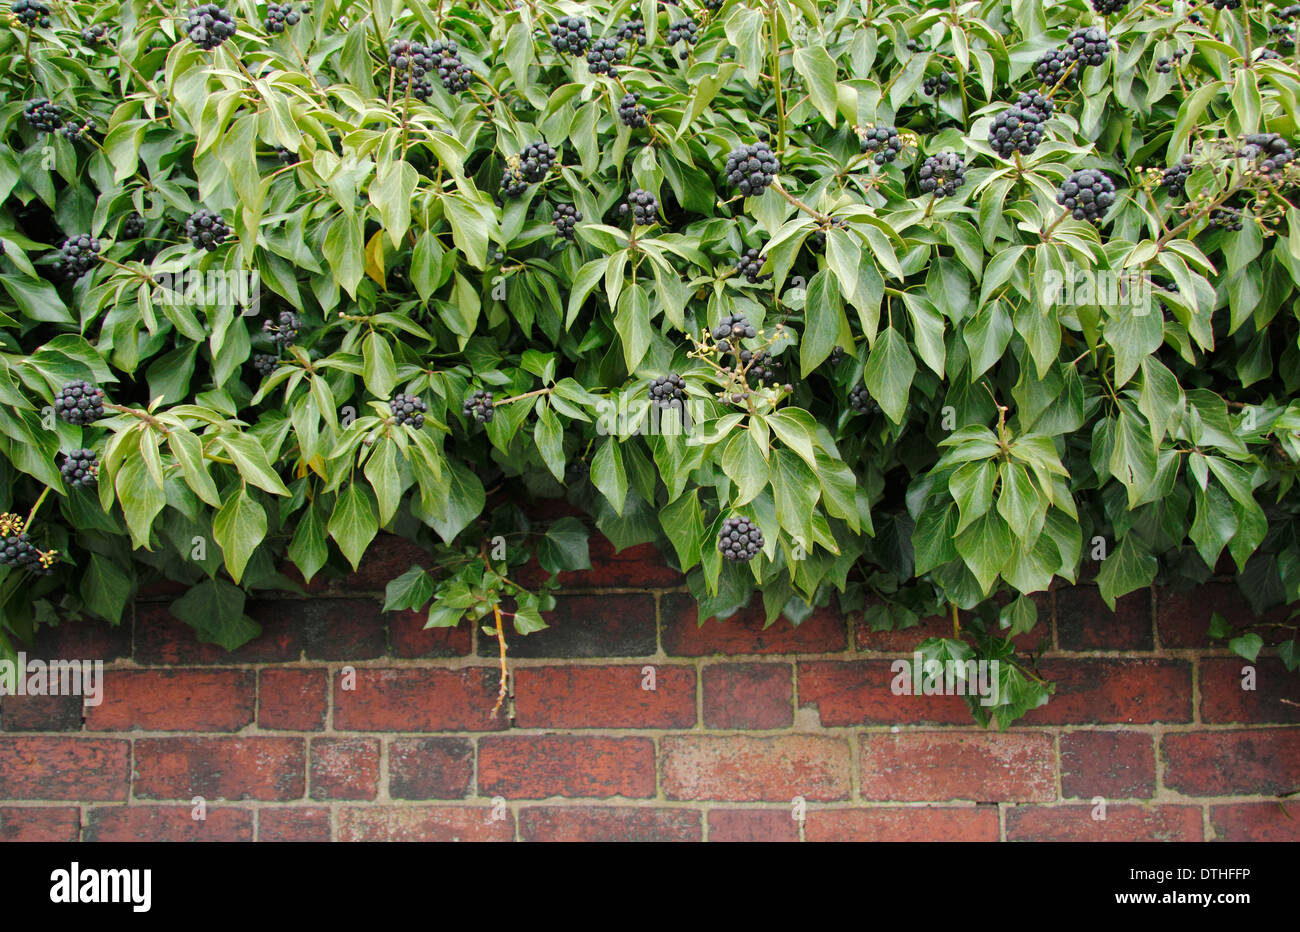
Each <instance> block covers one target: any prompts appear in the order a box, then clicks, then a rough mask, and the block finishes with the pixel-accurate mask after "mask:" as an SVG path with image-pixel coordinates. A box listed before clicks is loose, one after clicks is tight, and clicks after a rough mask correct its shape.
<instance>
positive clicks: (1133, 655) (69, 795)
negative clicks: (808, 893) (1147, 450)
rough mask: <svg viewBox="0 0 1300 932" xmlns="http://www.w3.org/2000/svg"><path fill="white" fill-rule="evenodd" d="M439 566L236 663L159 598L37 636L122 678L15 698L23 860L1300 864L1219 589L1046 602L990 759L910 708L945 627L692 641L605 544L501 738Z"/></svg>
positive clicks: (336, 606)
mask: <svg viewBox="0 0 1300 932" xmlns="http://www.w3.org/2000/svg"><path fill="white" fill-rule="evenodd" d="M418 559H419V554H418V553H415V552H412V550H411V549H410V548H409V547H408V546H407V545H404V544H401V543H399V542H396V541H392V542H389V543H388V544H387V545H386V546H385V547H384V548H382V549H381V550H379V551H378V552H377V553H376V555H375V556H374V557H373V558H371V559H369V560H368V562H367V563H366V564H365V565H363V567H362V571H361V572H360V573H359V574H358V575H357V576H355V577H353V578H351V579H349V580H346V581H343V582H339V583H335V584H332V585H317V586H313V587H312V588H311V589H310V591H309V592H308V594H307V596H306V597H305V598H283V599H276V600H268V601H263V602H260V603H256V604H254V605H253V607H252V609H251V612H252V614H254V615H255V616H256V617H257V619H258V620H259V621H260V622H261V623H262V624H263V625H264V628H265V634H264V635H263V636H262V637H261V638H259V639H258V640H256V641H254V642H252V643H250V644H248V645H246V646H245V647H243V648H241V649H240V650H238V651H236V652H235V653H233V654H228V653H226V652H225V651H224V650H221V649H219V648H215V647H212V646H209V645H203V644H199V643H198V642H197V641H196V640H195V639H194V637H193V635H192V633H191V632H190V630H189V629H188V628H187V627H185V626H184V625H182V624H180V623H179V622H177V621H175V620H174V619H172V618H171V617H170V616H169V614H168V612H167V608H166V606H167V598H168V596H162V595H156V596H155V597H154V600H142V601H140V602H138V603H137V604H136V605H135V608H134V613H133V616H132V619H131V622H130V623H124V624H123V625H122V626H121V627H118V628H108V627H107V626H96V625H91V624H84V623H82V624H69V625H64V626H61V627H59V628H54V629H46V630H45V631H43V633H42V634H41V637H40V640H39V642H38V643H37V644H35V645H31V646H29V647H28V655H29V657H32V658H40V659H53V658H91V659H94V658H101V659H103V660H105V661H106V662H107V673H106V682H105V697H104V701H103V703H102V704H101V705H99V706H96V707H87V708H84V709H83V707H82V704H81V700H80V699H79V698H78V697H57V698H37V697H23V698H14V697H8V698H4V699H3V700H0V703H2V704H0V839H3V840H9V841H24V840H53V841H70V840H76V839H83V840H135V839H176V840H215V839H230V840H261V841H274V840H326V839H336V840H351V839H404V840H427V839H451V838H460V839H484V840H488V839H491V840H511V839H515V840H547V839H606V838H616V839H710V840H714V839H728V840H731V839H763V840H782V841H794V840H799V839H807V840H873V839H889V840H895V839H949V838H952V839H979V840H997V839H1004V840H1019V839H1178V840H1184V839H1185V840H1201V839H1206V840H1210V839H1232V840H1252V839H1254V840H1291V841H1295V840H1300V801H1297V802H1291V803H1288V804H1285V805H1286V806H1287V807H1289V808H1290V810H1291V812H1290V813H1287V812H1286V811H1285V810H1284V804H1283V803H1281V802H1279V801H1278V799H1277V797H1278V796H1279V795H1283V794H1287V793H1293V792H1295V791H1296V790H1298V789H1300V677H1296V676H1294V675H1289V674H1287V673H1286V672H1285V671H1284V670H1283V669H1282V667H1281V664H1280V663H1279V662H1277V661H1276V660H1274V659H1270V658H1267V657H1261V659H1260V662H1259V663H1258V664H1257V665H1256V676H1257V685H1258V688H1257V689H1256V690H1255V691H1253V692H1252V691H1243V690H1242V689H1241V669H1242V667H1243V666H1244V662H1243V661H1241V660H1240V659H1238V658H1235V657H1231V656H1229V655H1227V654H1226V653H1225V652H1223V651H1215V650H1209V649H1207V647H1206V641H1207V639H1206V636H1205V630H1206V626H1207V624H1208V620H1209V614H1210V612H1211V611H1212V610H1218V611H1221V612H1224V613H1225V614H1226V615H1228V617H1230V618H1234V619H1237V620H1241V619H1243V618H1244V617H1247V615H1248V612H1249V610H1248V608H1247V607H1246V605H1245V604H1244V602H1242V601H1241V600H1240V599H1239V598H1238V597H1237V596H1236V594H1235V587H1233V586H1231V585H1230V584H1228V583H1212V584H1209V585H1207V586H1205V587H1202V588H1201V589H1200V590H1198V591H1196V592H1193V593H1186V594H1174V593H1168V592H1164V591H1156V592H1143V593H1137V594H1134V595H1132V596H1129V597H1128V598H1126V599H1124V600H1122V602H1121V604H1120V605H1119V610H1118V612H1117V613H1114V614H1112V613H1110V612H1109V611H1108V610H1107V609H1106V608H1105V606H1104V605H1103V604H1102V602H1101V600H1100V599H1099V598H1098V597H1097V595H1096V593H1095V591H1094V590H1091V589H1089V588H1087V587H1080V588H1074V589H1070V588H1065V589H1061V590H1058V591H1057V592H1055V593H1053V594H1051V595H1049V596H1047V597H1045V598H1044V599H1043V600H1042V602H1041V603H1040V604H1041V608H1042V611H1041V612H1040V617H1042V618H1045V619H1046V622H1040V625H1039V628H1038V629H1036V630H1035V632H1034V635H1035V636H1038V637H1042V638H1049V639H1050V642H1049V644H1048V648H1047V653H1046V655H1045V656H1046V661H1045V667H1046V670H1047V672H1048V674H1049V675H1050V676H1051V678H1052V679H1054V680H1055V681H1056V683H1057V696H1056V697H1055V698H1054V699H1053V701H1052V702H1051V704H1050V705H1049V706H1047V707H1046V708H1044V709H1039V710H1036V711H1035V712H1033V713H1031V714H1030V715H1029V716H1027V717H1026V718H1025V719H1023V720H1022V721H1021V722H1019V723H1017V724H1016V725H1015V726H1014V727H1012V728H1010V729H1008V730H1007V731H1006V732H1003V733H998V732H988V731H984V730H982V729H980V728H978V727H976V726H975V725H973V724H972V723H971V721H970V718H969V716H968V715H967V712H966V709H965V706H964V705H963V703H962V701H961V700H960V699H958V698H954V697H931V698H914V697H899V696H894V695H893V694H892V693H891V692H890V690H889V682H890V673H889V663H890V659H891V658H892V657H895V656H901V655H904V654H906V653H907V652H909V651H910V650H911V649H912V647H913V646H914V645H915V644H916V643H918V642H919V640H920V639H921V638H922V637H925V636H927V635H929V634H932V633H933V634H942V633H944V630H945V625H944V623H943V622H941V621H940V620H939V619H934V620H933V621H932V622H930V623H927V624H925V625H923V626H922V627H921V628H920V629H912V630H909V631H905V632H890V633H871V632H869V631H866V630H863V629H861V628H855V627H854V626H853V625H852V624H849V623H847V622H846V621H845V620H844V619H843V618H841V617H840V616H839V615H838V614H837V613H836V612H835V611H831V610H823V611H819V612H817V613H816V614H815V615H814V616H813V617H812V618H811V619H809V620H808V621H807V622H805V623H804V624H803V625H801V626H800V627H798V628H794V627H792V626H791V625H789V624H788V623H786V622H785V621H783V620H782V621H780V622H778V623H777V624H776V625H774V626H772V627H771V628H768V629H766V630H764V629H763V627H762V620H761V617H758V615H757V614H755V613H751V614H749V615H747V616H746V617H744V618H740V619H732V620H730V621H728V622H721V623H720V622H716V621H710V622H708V623H707V624H705V625H704V626H703V627H702V628H701V627H697V625H696V623H695V610H694V605H693V603H692V601H691V599H690V597H689V596H688V595H687V594H686V593H685V592H684V591H683V589H682V587H681V585H680V579H679V578H678V577H677V576H676V575H675V574H674V573H673V572H672V571H671V570H669V569H667V568H666V567H664V566H663V565H662V564H661V563H660V562H659V560H658V558H657V556H656V554H655V552H654V551H653V550H652V549H651V548H649V547H640V548H633V549H631V550H629V551H625V552H623V553H621V554H612V553H610V552H609V548H608V546H607V545H601V544H599V543H596V544H595V545H594V547H593V562H594V563H595V565H596V569H594V570H592V571H590V572H583V573H573V574H568V576H567V577H566V580H565V582H566V586H565V588H564V589H563V594H562V595H561V596H559V605H558V607H557V609H556V611H555V612H554V614H553V616H552V617H551V618H550V619H549V620H550V622H551V624H552V627H551V628H550V629H549V630H546V631H543V632H541V633H539V634H535V635H532V636H530V637H528V638H518V637H512V638H510V656H511V663H512V669H513V670H514V686H513V697H512V701H511V704H510V708H509V710H508V711H509V714H506V713H505V712H503V714H502V715H501V716H500V717H498V718H495V719H493V718H491V717H489V711H490V710H491V708H492V705H493V703H494V701H495V698H496V690H497V683H496V677H497V671H496V666H495V664H496V660H495V652H496V644H495V641H494V640H492V639H490V638H485V637H482V636H481V635H479V634H477V633H476V632H474V631H472V630H471V629H470V627H469V626H468V625H465V626H463V627H461V628H460V629H455V630H432V631H425V630H422V627H421V625H422V619H420V618H418V617H415V616H413V615H411V614H410V613H398V614H391V615H388V616H385V615H384V614H383V613H381V611H380V603H379V601H378V595H379V593H380V592H381V591H382V588H383V585H384V583H385V582H386V581H387V580H388V579H389V578H391V577H392V576H394V575H396V574H397V573H400V572H401V571H403V570H405V569H406V568H407V567H408V566H409V565H410V564H411V562H413V561H418ZM1039 632H1041V634H1040V633H1039ZM348 667H350V668H352V669H353V670H355V688H352V689H345V688H343V687H344V678H343V674H344V672H345V668H348ZM646 668H650V670H647V669H646ZM651 672H652V673H653V677H654V686H655V688H654V689H653V690H648V689H644V688H643V686H644V685H647V684H648V681H647V676H648V675H649V674H650V673H651ZM195 796H202V797H204V798H205V800H206V806H207V809H206V819H204V820H202V821H196V820H194V819H193V818H191V800H192V799H193V797H195ZM1097 796H1101V797H1104V798H1105V800H1106V819H1105V820H1104V821H1099V820H1095V819H1094V818H1092V815H1093V811H1094V805H1093V803H1092V800H1093V798H1094V797H1097ZM794 797H802V798H803V799H804V800H805V801H806V818H805V819H804V821H803V822H802V823H801V822H799V821H797V820H795V819H793V818H792V808H793V807H792V803H791V801H792V799H793V798H794Z"/></svg>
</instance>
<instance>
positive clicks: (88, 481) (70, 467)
mask: <svg viewBox="0 0 1300 932" xmlns="http://www.w3.org/2000/svg"><path fill="white" fill-rule="evenodd" d="M59 472H60V473H62V475H63V484H64V485H66V486H68V488H73V489H75V488H81V487H82V486H91V485H94V484H95V480H96V479H97V478H99V457H98V456H96V455H95V451H94V450H73V451H72V452H70V453H65V454H64V455H63V463H62V464H61V465H60V466H59Z"/></svg>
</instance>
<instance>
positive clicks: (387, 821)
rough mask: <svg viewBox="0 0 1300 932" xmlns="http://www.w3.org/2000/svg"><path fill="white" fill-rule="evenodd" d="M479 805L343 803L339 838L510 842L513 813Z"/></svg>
mask: <svg viewBox="0 0 1300 932" xmlns="http://www.w3.org/2000/svg"><path fill="white" fill-rule="evenodd" d="M492 815H493V810H492V807H491V806H490V805H487V804H484V805H482V806H345V807H343V808H341V809H340V810H339V814H338V824H339V840H340V841H513V840H514V837H515V822H514V816H513V815H512V814H511V813H509V812H507V813H506V817H505V818H504V819H493V818H492Z"/></svg>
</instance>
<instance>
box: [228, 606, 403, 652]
mask: <svg viewBox="0 0 1300 932" xmlns="http://www.w3.org/2000/svg"><path fill="white" fill-rule="evenodd" d="M247 611H248V616H249V617H250V618H252V619H253V620H254V621H256V622H258V623H259V624H261V625H263V626H264V627H265V626H268V625H273V624H275V623H277V622H283V621H284V620H287V621H288V622H289V624H291V625H292V626H293V627H294V628H295V629H296V630H297V635H298V639H299V640H300V642H301V644H302V648H303V651H304V653H305V654H306V656H307V659H309V660H342V661H348V662H352V661H356V660H372V659H374V658H376V657H382V656H383V655H384V654H385V652H386V651H387V650H388V632H387V627H386V625H385V622H384V615H383V612H381V611H380V602H379V601H378V600H376V599H264V600H259V601H257V602H250V603H249V605H248V609H247Z"/></svg>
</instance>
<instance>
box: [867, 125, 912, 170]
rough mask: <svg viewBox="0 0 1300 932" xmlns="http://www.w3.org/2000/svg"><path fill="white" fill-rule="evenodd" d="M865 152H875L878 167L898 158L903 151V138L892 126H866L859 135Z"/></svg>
mask: <svg viewBox="0 0 1300 932" xmlns="http://www.w3.org/2000/svg"><path fill="white" fill-rule="evenodd" d="M858 142H859V143H860V144H861V146H862V151H863V152H874V153H875V156H874V161H875V163H876V164H877V165H884V164H885V163H886V162H892V161H894V159H896V158H898V156H899V153H901V152H902V151H903V137H902V136H900V135H899V133H898V130H897V129H895V128H894V127H892V126H865V127H863V128H862V129H861V130H860V131H859V133H858Z"/></svg>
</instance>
